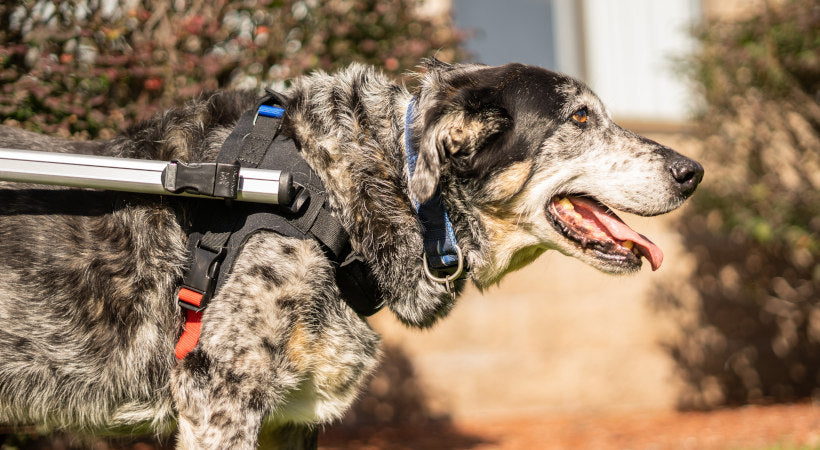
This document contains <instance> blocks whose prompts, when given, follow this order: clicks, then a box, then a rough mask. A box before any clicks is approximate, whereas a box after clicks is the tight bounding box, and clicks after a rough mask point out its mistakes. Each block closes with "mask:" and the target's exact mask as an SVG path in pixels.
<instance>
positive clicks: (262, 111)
mask: <svg viewBox="0 0 820 450" xmlns="http://www.w3.org/2000/svg"><path fill="white" fill-rule="evenodd" d="M258 114H259V115H260V116H265V117H276V118H279V117H282V116H283V115H284V114H285V108H281V107H279V106H272V105H262V106H260V107H259V111H258Z"/></svg>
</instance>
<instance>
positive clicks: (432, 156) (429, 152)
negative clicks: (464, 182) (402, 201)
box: [410, 103, 511, 202]
mask: <svg viewBox="0 0 820 450" xmlns="http://www.w3.org/2000/svg"><path fill="white" fill-rule="evenodd" d="M450 106H453V107H451V108H448V109H449V110H448V111H446V112H444V113H443V114H441V115H440V116H439V117H438V118H437V119H436V120H433V121H432V123H430V124H428V125H426V126H425V127H424V130H423V131H422V133H421V139H420V140H419V156H418V160H417V161H416V169H415V172H414V173H413V178H412V179H411V180H410V191H411V192H412V193H413V196H414V197H415V198H416V199H417V200H418V201H419V202H424V201H426V200H427V199H429V198H430V197H432V196H433V193H435V191H436V186H437V185H438V182H439V178H440V177H441V170H442V167H443V166H444V165H445V164H448V163H451V162H453V163H456V164H457V165H458V166H461V167H464V166H466V165H469V161H470V160H472V158H473V157H474V156H475V154H476V153H477V152H478V151H479V150H480V149H481V148H482V147H483V146H484V145H486V144H487V143H488V142H489V141H490V140H491V139H492V138H494V137H495V136H497V135H499V134H500V133H501V132H502V131H504V130H505V129H506V128H508V127H509V124H510V123H511V119H510V118H509V116H508V115H507V114H506V112H505V111H504V110H503V109H501V108H499V107H496V106H493V105H490V104H480V105H476V104H473V105H467V104H464V103H461V104H452V103H451V105H450Z"/></svg>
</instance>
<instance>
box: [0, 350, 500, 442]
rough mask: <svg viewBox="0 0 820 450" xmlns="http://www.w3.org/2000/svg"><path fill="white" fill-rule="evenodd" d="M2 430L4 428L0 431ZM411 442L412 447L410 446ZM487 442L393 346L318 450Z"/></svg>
mask: <svg viewBox="0 0 820 450" xmlns="http://www.w3.org/2000/svg"><path fill="white" fill-rule="evenodd" d="M0 432H2V430H0ZM409 442H412V447H411V446H410V445H411V444H408V443H409ZM487 443H491V442H487V440H486V439H482V438H480V437H478V436H474V435H470V434H467V433H464V432H461V431H459V430H458V429H456V427H455V426H454V425H453V423H452V421H451V420H450V418H449V417H446V416H440V415H439V416H436V415H434V414H432V413H431V410H430V407H429V401H428V398H427V397H426V396H425V394H424V391H423V390H422V389H421V387H420V386H419V384H418V381H417V380H416V378H415V371H414V369H413V365H412V363H411V362H410V359H409V358H408V357H407V355H405V354H404V352H403V351H402V350H401V349H400V348H398V347H396V346H387V347H386V348H385V351H384V357H383V358H382V362H381V365H380V366H379V368H378V369H377V372H376V374H375V375H374V376H373V378H372V379H371V380H370V383H369V384H368V386H367V389H366V390H365V392H363V394H362V395H361V396H360V398H359V400H358V401H357V402H356V404H355V405H354V406H353V408H352V410H351V411H349V412H348V414H347V415H346V416H345V418H344V419H343V420H342V421H341V422H340V423H336V424H332V425H329V426H326V427H325V428H324V430H323V432H322V434H320V436H319V447H320V448H322V449H325V450H331V449H334V450H335V449H359V448H364V447H369V448H378V449H383V450H387V449H393V450H400V449H411V448H448V449H454V450H458V449H470V448H473V447H475V446H477V445H479V444H487ZM89 448H93V449H94V450H166V449H172V448H174V442H173V439H172V438H168V439H165V440H159V439H157V438H156V437H154V436H133V437H117V438H87V437H81V436H76V435H72V434H64V433H57V434H51V435H37V434H34V433H17V434H0V449H2V450H7V449H8V450H12V449H14V450H74V449H77V450H79V449H89Z"/></svg>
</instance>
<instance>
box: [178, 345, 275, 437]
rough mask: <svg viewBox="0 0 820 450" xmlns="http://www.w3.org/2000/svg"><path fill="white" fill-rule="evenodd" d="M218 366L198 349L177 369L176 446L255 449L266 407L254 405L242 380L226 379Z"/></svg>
mask: <svg viewBox="0 0 820 450" xmlns="http://www.w3.org/2000/svg"><path fill="white" fill-rule="evenodd" d="M215 365H217V363H215V362H213V360H212V359H211V358H210V357H208V356H207V355H206V354H205V352H203V351H202V350H200V349H196V350H194V351H192V352H191V353H190V354H188V356H187V357H186V359H185V360H184V361H183V362H182V363H181V364H180V365H179V366H178V367H177V369H176V370H175V372H174V377H173V380H172V382H173V386H174V389H173V394H174V400H175V401H176V405H177V410H178V414H179V432H178V433H179V434H178V436H177V448H178V449H180V450H183V449H184V450H193V449H224V448H231V449H255V448H256V442H257V438H258V435H259V430H260V429H261V426H262V420H263V419H264V417H265V413H266V410H265V409H263V408H259V407H256V406H257V405H252V404H251V403H252V402H253V399H252V398H251V397H248V396H246V395H242V393H241V390H240V385H239V381H240V380H238V379H237V380H226V379H225V374H224V373H220V372H224V371H222V370H220V369H219V368H217V367H214V366H215ZM228 375H229V376H228V377H230V376H231V375H230V373H229V374H228Z"/></svg>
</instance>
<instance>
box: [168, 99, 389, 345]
mask: <svg viewBox="0 0 820 450" xmlns="http://www.w3.org/2000/svg"><path fill="white" fill-rule="evenodd" d="M283 106H284V99H283V98H282V97H281V96H280V95H279V94H277V93H274V92H268V94H267V95H266V96H265V97H263V98H262V99H261V100H260V102H259V105H258V107H257V108H255V109H253V110H249V111H246V112H245V113H243V114H242V116H241V117H240V119H239V121H238V122H237V125H236V127H235V128H234V130H233V131H232V132H231V134H230V136H229V137H228V138H227V139H226V140H225V143H224V144H223V146H222V149H221V150H220V153H219V156H218V157H217V163H225V164H239V165H240V166H241V167H253V168H264V169H276V170H281V171H282V172H283V173H287V174H290V176H291V177H292V180H289V181H290V182H292V183H293V185H294V186H295V188H296V191H295V194H294V195H293V198H292V200H291V202H290V203H289V204H281V205H268V204H260V203H240V202H220V201H213V200H202V201H200V203H199V205H198V206H197V208H196V210H195V212H194V216H193V225H192V227H191V231H190V233H189V236H188V252H189V255H190V260H189V266H188V268H187V270H186V272H185V274H184V275H183V282H182V286H181V287H180V289H179V291H178V295H177V297H178V300H179V304H180V306H182V308H184V309H185V310H186V325H185V330H184V332H183V334H182V336H181V337H180V340H179V342H178V343H177V348H176V352H175V353H176V357H177V358H178V359H182V358H184V357H185V355H186V354H187V353H188V352H189V351H190V350H191V349H193V348H194V347H195V346H196V343H197V341H198V338H199V331H200V329H201V319H202V313H203V310H204V309H205V307H206V306H207V304H208V301H209V300H210V299H211V297H213V295H215V293H217V292H218V291H219V289H220V288H221V287H222V285H223V284H224V282H225V281H226V280H227V279H228V276H229V275H230V272H231V270H232V268H233V264H234V262H235V260H236V257H237V256H238V254H239V251H240V250H241V248H242V246H243V245H244V244H245V242H246V241H247V240H248V238H250V236H251V235H253V234H254V233H256V232H259V231H262V230H267V231H274V232H277V233H279V234H281V235H283V236H289V237H295V238H299V239H313V240H316V241H318V242H319V243H320V244H321V247H322V248H323V249H324V250H325V252H326V254H327V255H328V258H329V259H330V260H331V261H333V263H334V265H335V266H336V282H337V285H338V286H339V289H340V290H341V292H342V297H343V298H344V300H345V301H346V302H347V303H348V305H349V306H351V308H353V310H354V311H356V312H357V313H358V314H360V315H372V314H374V313H376V312H377V311H379V310H380V309H381V308H382V307H383V304H384V303H383V300H382V295H381V292H380V290H379V287H378V284H377V282H376V280H375V279H374V277H373V275H372V273H371V271H370V267H369V266H368V265H367V264H366V262H365V261H364V260H363V259H362V258H361V257H360V256H359V255H358V254H356V253H354V252H352V251H351V248H350V238H349V236H348V234H347V232H346V231H345V230H344V228H343V227H342V226H341V224H340V223H339V221H338V220H337V219H336V218H335V217H334V216H333V215H332V213H331V210H330V205H329V204H328V195H327V192H326V190H325V188H324V185H323V184H322V182H321V179H320V178H319V176H318V175H317V174H316V173H315V172H314V171H313V170H312V168H311V167H310V166H309V165H308V164H307V162H305V160H304V159H303V158H302V157H301V155H300V153H299V148H298V143H296V142H294V141H293V140H292V139H290V138H289V137H286V136H285V135H284V134H283V133H282V131H283V130H282V129H281V128H282V127H281V125H282V119H283V116H284V114H285V110H284V108H283ZM270 263H271V264H276V263H277V262H276V261H271V262H270ZM284 263H285V264H287V263H288V262H284ZM189 331H190V332H189Z"/></svg>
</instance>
